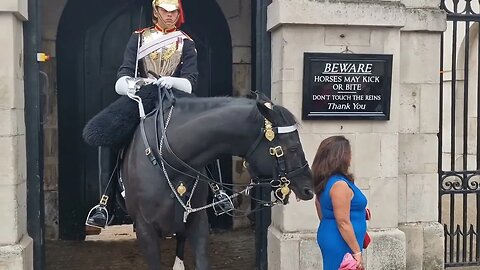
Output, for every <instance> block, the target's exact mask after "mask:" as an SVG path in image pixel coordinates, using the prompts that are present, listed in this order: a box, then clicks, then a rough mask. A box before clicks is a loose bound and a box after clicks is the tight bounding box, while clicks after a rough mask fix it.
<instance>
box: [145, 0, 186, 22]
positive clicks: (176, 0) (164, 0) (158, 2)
mask: <svg viewBox="0 0 480 270" xmlns="http://www.w3.org/2000/svg"><path fill="white" fill-rule="evenodd" d="M152 7H153V9H155V8H156V7H161V8H163V9H165V10H166V11H168V12H171V11H174V10H178V13H179V15H178V21H177V23H176V24H175V26H176V27H177V28H178V27H180V26H181V25H182V24H183V23H184V22H185V18H184V17H183V9H182V2H181V0H153V1H152Z"/></svg>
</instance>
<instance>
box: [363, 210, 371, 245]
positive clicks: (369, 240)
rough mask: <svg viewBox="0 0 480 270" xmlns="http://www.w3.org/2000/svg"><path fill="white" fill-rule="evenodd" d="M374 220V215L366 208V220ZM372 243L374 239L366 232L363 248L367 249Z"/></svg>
mask: <svg viewBox="0 0 480 270" xmlns="http://www.w3.org/2000/svg"><path fill="white" fill-rule="evenodd" d="M371 218H372V213H371V212H370V209H368V208H365V219H366V220H370V219H371ZM370 242H372V238H371V237H370V235H369V234H368V232H365V238H364V239H363V248H364V249H365V248H367V247H368V245H370Z"/></svg>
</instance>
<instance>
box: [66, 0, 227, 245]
mask: <svg viewBox="0 0 480 270" xmlns="http://www.w3.org/2000/svg"><path fill="white" fill-rule="evenodd" d="M150 3H151V2H150V1H134V0H121V1H118V0H117V1H113V0H102V1H95V0H70V1H68V3H67V6H66V7H65V10H64V12H63V14H62V18H61V20H60V24H59V29H58V35H57V65H58V66H57V70H58V110H59V112H58V115H59V118H58V121H59V123H58V126H59V223H60V224H59V229H60V238H61V239H65V240H81V239H84V237H85V231H84V222H85V216H86V214H87V213H88V210H89V209H90V207H91V206H93V205H95V204H97V203H98V199H99V194H100V189H101V187H100V185H99V183H98V179H99V176H98V159H99V154H98V152H97V149H96V148H94V147H90V146H88V145H86V144H85V143H84V141H83V139H82V137H81V134H82V129H83V127H84V125H85V123H86V122H87V121H88V120H89V119H90V118H92V117H93V116H94V115H95V114H96V113H98V112H99V111H100V110H101V109H103V108H104V107H106V106H108V105H109V104H110V103H112V102H113V101H114V100H115V99H117V98H118V96H117V94H116V93H115V91H114V88H113V87H114V84H115V80H116V72H117V69H118V67H119V66H120V64H121V61H122V57H123V51H124V49H125V45H126V42H127V41H128V38H129V37H130V35H131V33H132V32H133V31H134V30H135V29H138V28H143V27H145V26H149V25H150V19H151V6H150ZM142 5H143V11H142V12H141V11H140V10H141V6H142ZM183 7H184V11H185V15H186V21H187V22H186V24H185V25H184V26H183V27H182V30H184V31H185V32H186V33H187V34H188V35H190V36H191V37H192V38H193V39H194V40H195V42H196V46H197V51H198V68H199V71H200V77H199V83H198V89H197V91H196V94H197V95H198V96H223V95H231V94H232V45H231V38H230V32H229V28H228V25H227V22H226V20H225V17H224V15H223V13H222V11H221V10H220V8H219V7H218V5H217V3H216V1H215V0H201V1H198V0H183ZM111 155H113V153H111V152H110V151H104V152H103V153H102V154H101V155H100V158H102V159H103V160H114V158H108V156H111ZM221 162H222V175H223V176H224V181H227V182H228V181H230V182H231V181H232V180H231V175H232V173H231V167H232V166H231V158H230V157H226V158H225V159H222V161H221ZM108 166H111V164H108V165H107V167H108ZM106 174H107V175H104V176H103V177H102V179H107V180H108V173H106ZM103 181H106V180H103ZM115 222H117V223H122V222H125V220H124V219H123V217H122V216H118V217H117V218H116V221H115ZM231 223H232V221H231V218H229V217H227V218H226V219H225V218H224V219H223V220H222V219H218V218H212V219H211V224H212V227H220V228H229V227H231Z"/></svg>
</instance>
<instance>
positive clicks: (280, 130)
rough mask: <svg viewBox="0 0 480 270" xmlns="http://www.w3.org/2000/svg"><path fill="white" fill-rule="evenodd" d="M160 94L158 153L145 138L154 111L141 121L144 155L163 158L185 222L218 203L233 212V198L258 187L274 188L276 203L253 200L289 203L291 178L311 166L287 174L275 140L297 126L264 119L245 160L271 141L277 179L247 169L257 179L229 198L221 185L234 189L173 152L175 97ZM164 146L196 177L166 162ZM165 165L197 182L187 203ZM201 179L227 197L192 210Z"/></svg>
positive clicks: (154, 161)
mask: <svg viewBox="0 0 480 270" xmlns="http://www.w3.org/2000/svg"><path fill="white" fill-rule="evenodd" d="M158 91H159V95H158V96H159V104H158V108H157V110H156V111H154V114H155V116H154V117H155V137H156V146H157V149H156V150H157V151H156V153H154V152H153V151H152V148H151V146H150V142H149V141H148V138H147V135H146V132H145V118H146V117H147V116H151V115H152V113H153V112H152V113H151V114H149V115H147V116H144V117H141V119H140V131H141V136H142V140H143V143H144V146H145V155H146V156H147V157H148V158H149V160H150V162H151V163H152V164H153V165H154V166H158V165H159V162H158V161H157V157H156V156H157V155H156V154H158V157H159V159H160V165H161V167H162V171H163V173H164V175H165V177H166V180H167V182H168V184H169V186H170V189H171V190H172V192H173V193H174V195H175V197H176V199H177V200H178V202H179V203H180V204H181V206H182V207H183V208H184V219H183V221H184V222H186V219H187V217H188V215H189V214H190V213H193V212H197V211H200V210H204V209H207V208H210V207H215V206H216V205H217V204H221V203H230V204H231V205H232V209H231V210H233V203H232V199H233V198H235V197H237V196H239V195H240V194H245V195H246V196H249V192H250V190H251V189H252V188H253V187H255V186H259V185H269V186H271V187H272V188H273V189H274V195H275V200H274V201H272V200H270V201H265V200H259V199H256V198H253V197H252V199H253V200H255V201H257V202H260V203H261V204H262V205H263V206H267V207H272V206H274V205H276V204H286V203H287V201H288V196H289V195H290V193H291V189H290V187H289V185H290V180H289V178H290V177H294V176H296V175H298V174H300V173H302V172H303V171H305V170H307V169H308V164H307V163H306V162H305V164H304V165H302V166H301V167H300V168H297V169H295V170H293V171H290V172H288V171H287V168H286V160H285V156H284V152H283V149H282V147H281V146H280V145H277V146H275V145H274V139H275V134H285V133H291V132H295V131H297V126H296V125H291V126H284V127H273V126H272V123H271V122H270V121H268V120H267V119H266V118H265V120H264V123H263V125H262V128H261V129H260V133H259V136H258V137H257V139H256V141H255V143H254V144H252V146H251V147H250V149H249V151H248V152H247V154H246V156H245V157H246V159H247V160H248V159H249V157H251V156H252V154H253V153H254V152H255V151H256V150H257V148H258V145H259V144H260V143H261V141H262V139H263V138H264V137H265V138H266V139H267V140H268V141H269V143H270V146H271V147H270V150H269V152H270V153H269V154H270V155H271V156H273V157H274V158H275V165H274V168H275V171H274V172H273V176H274V177H270V178H260V177H258V176H256V174H255V173H254V172H253V171H252V170H251V169H250V167H248V170H249V173H250V175H251V176H254V177H253V178H252V179H251V182H250V184H249V185H248V186H246V188H245V189H244V190H242V191H240V192H234V194H232V195H230V196H229V195H227V194H226V193H225V192H224V191H223V190H221V189H220V188H219V185H220V186H221V187H222V188H225V189H228V190H231V191H232V192H233V190H232V189H229V188H226V187H225V184H223V183H219V182H218V181H216V180H214V179H212V178H210V177H208V176H207V175H205V174H203V173H202V172H200V171H198V170H196V169H195V168H193V167H191V166H190V165H188V164H187V163H185V162H184V161H183V160H182V159H181V158H179V157H178V156H177V155H176V154H175V153H174V151H173V150H172V149H171V147H170V144H169V143H168V139H167V134H166V131H167V127H168V124H169V122H170V119H171V116H172V112H173V108H174V104H175V97H174V95H173V93H172V92H171V90H166V89H164V88H161V87H159V88H158ZM165 99H166V100H168V101H170V103H171V106H170V109H169V112H168V115H167V119H166V120H165V119H164V117H165V115H164V111H163V110H164V105H163V101H164V100H165ZM257 99H258V96H257ZM265 105H266V106H270V107H269V108H270V109H271V104H270V103H266V104H265ZM157 120H158V121H157ZM158 124H160V129H161V134H159V126H158ZM159 135H160V136H159ZM162 146H164V147H165V149H166V150H167V151H168V152H169V154H171V155H172V156H173V158H174V159H175V161H176V162H178V163H180V165H181V166H182V167H184V168H186V169H187V170H189V171H191V172H192V173H193V174H194V175H191V174H189V173H187V172H184V171H181V170H179V169H177V168H175V167H174V166H172V165H171V164H170V163H169V162H167V161H166V160H165V158H164V157H163V153H162ZM165 164H166V165H167V166H168V167H169V168H171V169H172V170H174V171H176V172H178V173H180V174H183V175H185V176H188V177H190V178H192V179H195V183H194V186H193V188H192V190H191V195H190V198H189V199H188V201H187V202H186V203H185V202H184V200H183V199H182V196H183V195H184V193H185V192H186V187H185V186H183V183H180V185H179V186H178V187H177V188H176V189H175V187H174V186H173V184H172V182H171V181H170V178H169V176H168V173H167V171H166V168H165ZM199 180H200V181H204V182H207V183H208V184H209V186H210V188H211V189H212V191H214V192H218V191H219V190H220V191H221V192H223V194H224V196H222V197H221V199H220V200H218V201H216V202H215V201H214V202H212V203H210V204H207V205H205V206H203V207H199V208H192V207H191V205H190V199H191V198H192V197H193V192H194V190H195V187H196V186H197V183H198V181H199ZM229 211H230V210H229ZM229 211H225V212H229ZM254 211H255V210H254ZM254 211H252V212H254Z"/></svg>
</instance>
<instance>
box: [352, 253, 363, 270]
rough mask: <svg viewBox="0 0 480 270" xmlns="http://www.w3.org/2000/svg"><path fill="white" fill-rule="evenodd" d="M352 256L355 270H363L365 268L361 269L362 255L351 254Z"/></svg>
mask: <svg viewBox="0 0 480 270" xmlns="http://www.w3.org/2000/svg"><path fill="white" fill-rule="evenodd" d="M352 256H353V258H354V259H355V260H356V261H357V270H364V269H365V268H364V267H363V259H362V253H361V252H358V253H355V254H352Z"/></svg>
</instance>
